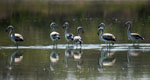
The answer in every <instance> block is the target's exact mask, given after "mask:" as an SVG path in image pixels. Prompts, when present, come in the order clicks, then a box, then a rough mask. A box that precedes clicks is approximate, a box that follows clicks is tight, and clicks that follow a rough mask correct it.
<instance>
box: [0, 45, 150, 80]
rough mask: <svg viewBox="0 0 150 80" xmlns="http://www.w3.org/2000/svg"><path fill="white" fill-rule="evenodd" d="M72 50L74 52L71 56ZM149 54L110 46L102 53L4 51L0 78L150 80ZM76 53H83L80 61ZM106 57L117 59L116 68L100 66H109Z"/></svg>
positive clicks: (133, 48) (11, 79)
mask: <svg viewBox="0 0 150 80" xmlns="http://www.w3.org/2000/svg"><path fill="white" fill-rule="evenodd" d="M68 51H70V52H72V53H70V54H68V53H67V52H68ZM149 52H150V51H149V50H148V51H147V50H146V51H145V50H138V48H137V47H130V48H129V49H126V50H123V51H122V50H120V49H119V48H118V50H117V49H116V50H113V49H110V50H109V51H108V50H107V48H106V47H102V48H101V50H98V49H72V48H66V49H43V48H42V49H36V48H33V49H23V48H21V49H19V50H16V49H0V79H1V80H16V79H18V80H22V79H23V80H24V79H28V80H37V79H44V80H70V79H71V80H77V79H81V80H99V79H105V80H110V79H111V80H126V79H128V80H137V79H139V80H141V79H142V80H143V79H144V80H148V79H150V76H149V74H150V69H149V67H150V63H149V62H148V61H149V59H150V58H149V56H150V54H149ZM76 53H79V54H80V56H81V58H80V59H78V58H76V57H75V55H76ZM16 54H17V55H16ZM55 54H58V56H59V59H58V60H54V58H53V57H51V56H54V55H55ZM79 54H78V55H79ZM103 54H105V55H103ZM104 57H113V58H114V59H115V61H114V63H113V64H112V65H109V64H108V66H106V65H103V67H101V65H100V64H101V63H103V62H104V63H105V60H103V58H104ZM101 61H102V62H101ZM110 62H111V61H110ZM106 64H107V63H106Z"/></svg>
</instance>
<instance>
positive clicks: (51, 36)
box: [50, 22, 60, 48]
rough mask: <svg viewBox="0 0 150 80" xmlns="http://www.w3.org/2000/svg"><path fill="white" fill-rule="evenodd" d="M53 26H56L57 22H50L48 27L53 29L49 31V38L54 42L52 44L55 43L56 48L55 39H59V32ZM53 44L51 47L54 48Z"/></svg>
mask: <svg viewBox="0 0 150 80" xmlns="http://www.w3.org/2000/svg"><path fill="white" fill-rule="evenodd" d="M55 26H57V24H56V23H55V22H52V23H51V24H50V27H51V29H52V30H53V31H52V32H51V33H50V38H51V40H52V41H53V42H56V43H55V44H54V45H56V48H57V41H58V40H59V39H60V34H59V33H58V32H56V31H55V28H54V27H55ZM54 45H53V48H54Z"/></svg>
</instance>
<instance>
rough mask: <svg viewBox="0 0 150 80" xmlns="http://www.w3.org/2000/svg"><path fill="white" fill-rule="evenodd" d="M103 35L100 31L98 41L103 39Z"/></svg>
mask: <svg viewBox="0 0 150 80" xmlns="http://www.w3.org/2000/svg"><path fill="white" fill-rule="evenodd" d="M103 33H104V31H101V33H100V35H99V38H100V40H102V39H103Z"/></svg>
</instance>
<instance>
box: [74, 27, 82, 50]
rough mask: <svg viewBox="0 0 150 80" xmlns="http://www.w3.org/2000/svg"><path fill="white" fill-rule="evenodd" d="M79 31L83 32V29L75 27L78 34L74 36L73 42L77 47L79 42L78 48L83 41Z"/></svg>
mask: <svg viewBox="0 0 150 80" xmlns="http://www.w3.org/2000/svg"><path fill="white" fill-rule="evenodd" d="M80 31H82V33H84V30H83V28H82V27H81V26H79V27H78V28H77V33H78V36H74V42H75V43H76V48H77V44H80V48H81V46H82V43H83V41H82V38H81V36H80Z"/></svg>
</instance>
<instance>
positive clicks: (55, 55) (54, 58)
mask: <svg viewBox="0 0 150 80" xmlns="http://www.w3.org/2000/svg"><path fill="white" fill-rule="evenodd" d="M50 61H51V63H50V69H51V71H54V70H55V69H56V68H55V66H54V65H55V63H57V62H58V61H59V53H58V52H56V51H52V52H51V53H50Z"/></svg>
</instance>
